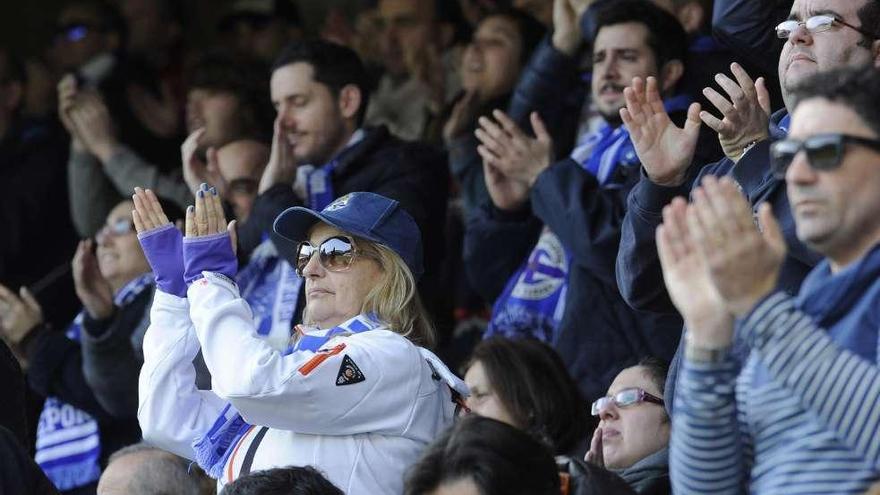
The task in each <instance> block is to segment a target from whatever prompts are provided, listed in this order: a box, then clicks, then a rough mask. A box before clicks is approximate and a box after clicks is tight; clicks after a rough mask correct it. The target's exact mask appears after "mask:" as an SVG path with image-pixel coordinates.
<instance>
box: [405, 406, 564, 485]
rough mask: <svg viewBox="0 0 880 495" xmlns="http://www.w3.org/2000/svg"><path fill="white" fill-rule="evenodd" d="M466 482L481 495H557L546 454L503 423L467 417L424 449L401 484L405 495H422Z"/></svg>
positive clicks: (554, 475) (553, 465) (552, 467)
mask: <svg viewBox="0 0 880 495" xmlns="http://www.w3.org/2000/svg"><path fill="white" fill-rule="evenodd" d="M467 479H470V480H472V481H473V482H474V484H475V485H476V486H477V487H478V488H479V490H480V493H481V494H482V495H559V492H560V488H559V472H558V471H557V468H556V462H555V461H554V459H553V456H552V455H551V454H550V451H548V450H547V448H546V447H545V446H544V445H542V444H541V443H539V442H538V441H537V440H535V439H534V438H533V437H532V436H531V435H529V434H527V433H525V432H523V431H520V430H518V429H516V428H514V427H513V426H510V425H508V424H506V423H502V422H500V421H496V420H494V419H490V418H484V417H480V416H473V415H472V416H468V417H466V418H464V419H462V420H461V421H459V422H458V423H457V424H455V425H454V426H453V427H452V428H450V429H449V430H447V431H446V433H444V434H443V435H442V436H441V437H440V438H438V439H437V440H436V441H435V442H434V443H433V444H431V445H430V446H429V447H428V450H427V451H426V452H425V453H424V455H423V456H422V458H421V459H420V460H419V462H417V463H416V464H415V465H413V466H412V467H411V468H410V469H409V471H408V473H407V476H406V480H405V482H404V490H403V492H404V494H405V495H424V494H426V493H429V492H432V491H434V490H435V489H437V487H439V486H442V485H443V484H444V483H452V482H455V481H457V480H467Z"/></svg>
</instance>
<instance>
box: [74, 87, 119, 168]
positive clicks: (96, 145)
mask: <svg viewBox="0 0 880 495" xmlns="http://www.w3.org/2000/svg"><path fill="white" fill-rule="evenodd" d="M67 114H68V118H69V119H70V121H71V122H72V123H73V126H74V127H75V129H76V135H77V136H78V138H79V139H80V140H81V141H82V143H83V145H84V146H85V147H86V149H87V150H88V152H89V153H91V154H93V155H95V156H97V157H98V159H99V160H101V162H103V163H107V161H109V159H110V157H111V156H112V155H113V152H114V151H115V150H116V147H117V145H118V142H119V141H118V140H117V139H116V132H115V130H114V129H113V119H112V118H111V117H110V111H109V110H108V109H107V105H106V104H105V103H104V99H103V98H102V97H101V95H99V94H98V93H96V92H95V91H83V92H82V93H80V94H79V96H78V97H77V99H76V103H75V104H74V105H73V107H72V108H70V109H69V110H68V112H67Z"/></svg>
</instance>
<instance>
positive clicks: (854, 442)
mask: <svg viewBox="0 0 880 495" xmlns="http://www.w3.org/2000/svg"><path fill="white" fill-rule="evenodd" d="M878 331H880V246H877V247H875V248H874V249H873V250H872V251H871V252H870V253H868V255H866V256H865V257H864V258H863V259H861V260H860V261H858V262H856V263H855V264H853V265H852V266H849V267H847V268H846V269H844V270H842V271H841V272H839V273H837V274H833V275H832V274H831V270H830V267H829V264H828V262H827V261H825V262H822V263H821V264H820V265H819V266H817V267H816V268H815V269H814V270H813V271H812V272H811V273H810V275H809V277H808V278H807V279H806V280H805V281H804V284H803V286H802V288H801V292H800V294H799V296H798V297H797V299H793V298H791V297H790V296H788V295H786V294H785V293H784V292H777V293H775V294H772V295H771V296H770V297H768V298H767V299H765V300H764V301H762V302H761V303H760V304H758V305H757V306H756V308H754V309H753V310H752V312H751V314H750V315H748V316H747V317H746V318H745V319H744V320H743V321H742V322H741V324H740V325H739V327H738V329H737V340H739V341H740V342H741V343H743V344H744V345H745V346H747V347H748V349H750V350H751V352H750V353H749V355H748V357H747V358H746V359H745V362H744V363H743V362H741V361H739V360H737V359H736V358H735V356H734V355H731V356H729V357H728V358H727V360H725V361H724V362H722V363H718V364H707V363H695V362H690V361H688V360H686V359H685V360H684V364H683V366H682V372H681V375H680V378H679V387H678V391H677V393H676V397H675V400H676V415H675V416H674V418H673V432H674V433H673V437H672V441H671V460H670V469H671V473H672V480H673V487H674V489H675V492H676V493H713V494H719V493H745V492H748V493H755V494H764V493H766V494H775V493H786V494H807V493H823V494H824V493H852V494H862V493H864V492H865V491H866V490H867V489H868V487H869V486H870V485H871V484H872V483H874V482H876V481H877V480H880V368H878V366H877V363H878V355H880V345H878V342H880V341H878Z"/></svg>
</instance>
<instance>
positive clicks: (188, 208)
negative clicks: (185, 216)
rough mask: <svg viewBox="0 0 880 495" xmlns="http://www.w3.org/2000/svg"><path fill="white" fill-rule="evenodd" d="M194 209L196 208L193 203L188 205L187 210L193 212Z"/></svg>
mask: <svg viewBox="0 0 880 495" xmlns="http://www.w3.org/2000/svg"><path fill="white" fill-rule="evenodd" d="M193 209H194V208H193V205H189V206H187V207H186V212H187V213H192V212H193Z"/></svg>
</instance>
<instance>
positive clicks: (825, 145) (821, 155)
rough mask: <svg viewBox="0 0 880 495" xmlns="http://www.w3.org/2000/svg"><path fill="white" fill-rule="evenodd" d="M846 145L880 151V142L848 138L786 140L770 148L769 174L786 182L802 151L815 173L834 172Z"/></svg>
mask: <svg viewBox="0 0 880 495" xmlns="http://www.w3.org/2000/svg"><path fill="white" fill-rule="evenodd" d="M847 144H857V145H861V146H866V147H868V148H871V149H873V150H876V151H880V140H877V139H869V138H865V137H859V136H850V135H848V134H817V135H815V136H811V137H808V138H807V139H805V140H803V141H799V140H797V139H783V140H781V141H776V142H775V143H773V145H772V146H770V170H771V171H772V172H773V175H774V176H775V177H776V178H778V179H784V178H785V173H786V172H787V171H788V167H789V166H790V165H791V162H792V161H793V160H794V157H795V156H796V155H797V154H798V153H800V152H801V150H803V151H804V152H806V154H807V161H808V162H809V164H810V167H812V168H813V169H814V170H822V171H827V170H834V169H835V168H837V167H839V166H840V162H841V161H842V160H843V155H844V154H845V153H846V151H845V149H846V145H847Z"/></svg>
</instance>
